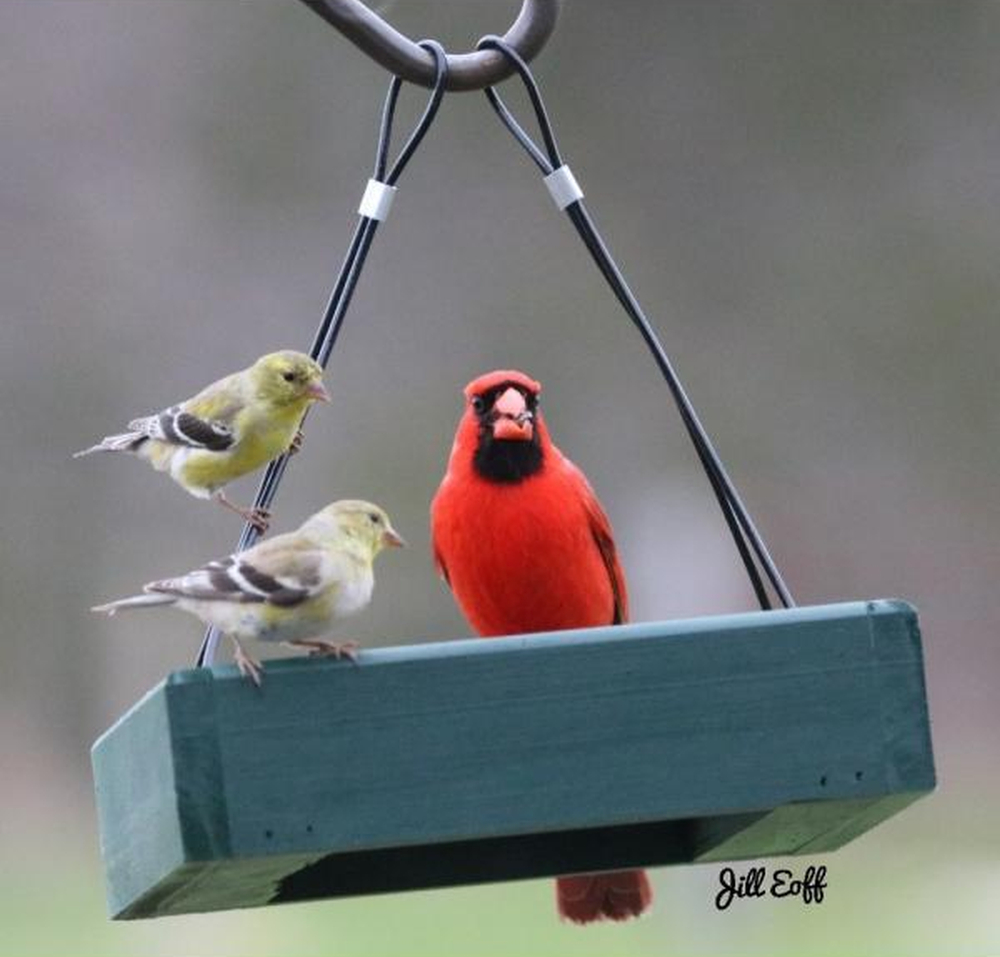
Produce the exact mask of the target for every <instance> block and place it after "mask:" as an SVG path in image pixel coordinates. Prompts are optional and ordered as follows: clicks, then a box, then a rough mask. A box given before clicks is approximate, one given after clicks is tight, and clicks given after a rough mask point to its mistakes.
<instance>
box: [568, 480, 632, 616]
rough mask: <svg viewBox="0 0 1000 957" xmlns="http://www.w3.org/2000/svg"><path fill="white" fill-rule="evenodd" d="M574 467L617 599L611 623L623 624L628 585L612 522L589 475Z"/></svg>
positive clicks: (593, 532)
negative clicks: (589, 480)
mask: <svg viewBox="0 0 1000 957" xmlns="http://www.w3.org/2000/svg"><path fill="white" fill-rule="evenodd" d="M573 469H574V471H575V472H576V474H577V476H578V477H579V482H580V488H581V492H582V494H583V504H584V508H585V510H586V512H587V519H588V521H589V522H590V532H591V534H592V535H593V536H594V544H596V545H597V549H598V551H599V552H600V553H601V559H602V561H603V562H604V567H605V568H606V569H607V571H608V578H609V579H610V581H611V592H612V594H613V595H614V600H615V613H614V619H613V620H612V622H611V624H613V625H621V624H624V623H625V622H627V621H628V587H627V586H626V584H625V571H624V569H623V568H622V564H621V561H619V559H618V549H617V548H616V547H615V538H614V532H613V531H612V530H611V522H610V521H609V520H608V516H607V515H606V514H605V511H604V509H603V508H602V507H601V503H600V501H598V498H597V494H596V493H595V492H594V490H593V489H592V488H591V486H590V482H588V481H587V477H586V476H585V475H584V474H583V472H581V471H580V470H579V469H578V468H576V466H573Z"/></svg>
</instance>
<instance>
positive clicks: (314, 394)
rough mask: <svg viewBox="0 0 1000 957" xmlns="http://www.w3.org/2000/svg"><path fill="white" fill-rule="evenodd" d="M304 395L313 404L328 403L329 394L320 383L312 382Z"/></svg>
mask: <svg viewBox="0 0 1000 957" xmlns="http://www.w3.org/2000/svg"><path fill="white" fill-rule="evenodd" d="M306 395H307V396H309V398H310V399H312V400H313V401H315V402H329V401H330V393H329V392H327V391H326V386H325V385H323V383H322V382H314V383H313V384H312V385H310V386H309V388H308V389H306Z"/></svg>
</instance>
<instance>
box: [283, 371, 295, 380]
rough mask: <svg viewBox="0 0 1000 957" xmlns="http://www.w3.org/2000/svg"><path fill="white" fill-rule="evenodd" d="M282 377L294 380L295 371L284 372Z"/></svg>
mask: <svg viewBox="0 0 1000 957" xmlns="http://www.w3.org/2000/svg"><path fill="white" fill-rule="evenodd" d="M281 378H282V379H284V380H285V382H294V381H295V373H294V372H283V373H282V374H281Z"/></svg>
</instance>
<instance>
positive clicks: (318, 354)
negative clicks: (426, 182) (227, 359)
mask: <svg viewBox="0 0 1000 957" xmlns="http://www.w3.org/2000/svg"><path fill="white" fill-rule="evenodd" d="M419 45H420V46H421V47H423V48H424V49H425V50H430V52H431V53H432V54H433V56H434V62H435V64H436V72H435V78H434V89H433V91H432V93H431V95H430V98H429V99H428V101H427V106H426V107H425V108H424V112H423V114H422V115H421V117H420V119H419V120H418V122H417V125H416V126H415V127H414V129H413V132H412V133H411V134H410V137H409V139H408V140H407V141H406V143H405V144H404V145H403V148H402V149H401V150H400V151H399V156H397V157H396V161H395V162H394V163H393V164H392V167H391V168H390V169H389V172H388V174H386V167H387V166H388V162H389V160H388V157H389V143H390V140H391V139H392V121H393V117H394V116H395V112H396V101H397V100H398V98H399V91H400V88H401V87H402V84H403V81H402V80H401V79H400V78H399V77H398V76H394V77H393V78H392V80H391V82H390V83H389V90H388V92H387V93H386V97H385V103H384V104H383V107H382V117H381V121H380V123H379V137H378V145H377V147H376V148H375V172H374V176H373V178H374V179H376V180H378V181H379V182H383V183H385V184H386V185H387V186H395V184H396V182H397V181H398V179H399V177H400V176H401V175H402V173H403V170H404V169H405V168H406V166H407V164H408V163H409V162H410V159H411V158H412V157H413V154H414V153H415V152H416V150H417V147H418V146H419V145H420V143H421V141H422V140H423V138H424V136H425V135H426V134H427V131H428V130H429V129H430V126H431V123H433V122H434V117H435V116H436V115H437V111H438V108H439V107H440V106H441V99H442V97H443V96H444V91H445V85H446V83H447V80H448V55H447V53H445V49H444V47H443V46H441V44H440V43H438V42H437V41H436V40H421V41H420V44H419ZM378 224H379V221H378V220H377V219H373V218H371V217H369V216H365V215H360V216H359V218H358V224H357V226H356V227H355V229H354V236H353V237H352V239H351V244H350V246H349V248H348V251H347V256H346V258H345V259H344V263H343V265H342V266H341V267H340V273H339V274H338V275H337V281H336V283H335V284H334V287H333V291H332V292H331V293H330V298H329V301H328V302H327V306H326V309H325V311H324V313H323V318H322V320H321V321H320V324H319V328H318V329H317V330H316V336H315V338H314V339H313V343H312V346H311V347H310V349H309V355H311V356H312V357H313V358H314V359H315V360H316V361H317V362H318V363H319V364H320V365H321V366H322V367H323V368H324V369H325V368H326V366H327V364H328V363H329V361H330V355H331V354H332V352H333V348H334V346H335V345H336V343H337V337H338V336H339V335H340V329H341V326H342V325H343V322H344V316H345V315H346V314H347V307H348V306H349V305H350V303H351V298H352V296H353V295H354V289H355V287H356V286H357V284H358V279H359V278H360V277H361V269H362V267H363V266H364V264H365V259H366V258H367V256H368V250H369V249H370V248H371V244H372V240H373V239H374V238H375V232H376V230H377V229H378ZM302 421H303V423H304V422H305V418H304V417H303V420H302ZM288 460H289V455H288V453H287V452H286V453H285V454H284V455H282V456H280V457H279V458H277V459H275V460H274V461H273V462H271V463H270V464H269V465H268V467H267V470H266V471H265V472H264V477H263V478H262V479H261V482H260V485H259V487H258V489H257V495H256V498H255V499H254V503H253V504H254V508H255V509H263V510H265V511H266V510H269V509H270V507H271V505H272V503H273V502H274V497H275V494H276V493H277V491H278V485H279V484H280V482H281V479H282V476H283V475H284V474H285V469H286V468H287V467H288ZM259 537H260V533H259V532H258V531H257V529H256V528H255V527H254V526H253V525H251V524H250V523H249V522H247V523H246V524H245V525H244V526H243V532H242V533H241V535H240V539H239V542H238V543H237V546H236V551H237V552H242V551H245V550H246V549H248V548H250V547H251V546H252V545H253V544H254V543H255V542H256V541H257V539H258V538H259ZM218 643H219V632H218V631H217V630H216V629H215V628H209V629H208V630H207V631H206V632H205V637H204V639H203V640H202V643H201V649H200V650H199V652H198V660H197V664H198V665H199V667H201V666H208V665H211V664H212V662H213V661H214V659H215V649H216V647H217V646H218Z"/></svg>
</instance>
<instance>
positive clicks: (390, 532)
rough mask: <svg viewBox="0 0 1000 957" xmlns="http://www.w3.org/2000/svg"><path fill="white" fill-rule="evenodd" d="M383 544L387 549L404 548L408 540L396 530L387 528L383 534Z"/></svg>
mask: <svg viewBox="0 0 1000 957" xmlns="http://www.w3.org/2000/svg"><path fill="white" fill-rule="evenodd" d="M382 544H383V545H385V546H386V547H387V548H403V546H405V545H406V539H404V538H403V536H402V535H400V534H399V532H397V531H396V530H395V529H393V528H387V529H386V530H385V531H384V532H383V533H382Z"/></svg>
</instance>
